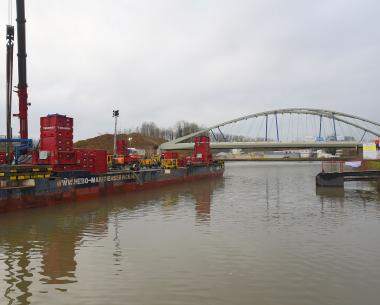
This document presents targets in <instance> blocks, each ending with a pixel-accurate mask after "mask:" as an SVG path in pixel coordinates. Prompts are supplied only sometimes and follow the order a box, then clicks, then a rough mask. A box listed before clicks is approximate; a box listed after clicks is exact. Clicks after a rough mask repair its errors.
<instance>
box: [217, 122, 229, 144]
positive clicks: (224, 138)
mask: <svg viewBox="0 0 380 305" xmlns="http://www.w3.org/2000/svg"><path fill="white" fill-rule="evenodd" d="M218 130H219V132H220V134H221V135H222V138H223V140H224V141H226V142H227V139H226V137H225V136H224V134H223V132H222V131H221V130H220V128H219V126H218Z"/></svg>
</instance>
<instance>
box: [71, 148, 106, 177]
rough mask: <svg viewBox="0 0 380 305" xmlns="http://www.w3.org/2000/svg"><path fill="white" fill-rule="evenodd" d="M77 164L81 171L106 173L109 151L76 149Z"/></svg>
mask: <svg viewBox="0 0 380 305" xmlns="http://www.w3.org/2000/svg"><path fill="white" fill-rule="evenodd" d="M75 156H76V162H77V165H78V166H79V168H80V169H82V170H87V171H89V172H91V173H93V174H102V173H106V172H107V170H108V167H107V151H106V150H101V149H76V150H75Z"/></svg>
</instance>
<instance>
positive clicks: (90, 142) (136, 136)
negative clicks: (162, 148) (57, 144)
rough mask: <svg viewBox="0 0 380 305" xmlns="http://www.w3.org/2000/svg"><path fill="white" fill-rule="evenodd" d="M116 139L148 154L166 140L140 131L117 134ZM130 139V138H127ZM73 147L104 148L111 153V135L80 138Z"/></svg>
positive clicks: (153, 151)
mask: <svg viewBox="0 0 380 305" xmlns="http://www.w3.org/2000/svg"><path fill="white" fill-rule="evenodd" d="M117 138H118V139H123V140H126V141H127V145H128V147H133V148H138V149H145V151H146V153H147V154H148V155H151V154H153V153H155V151H156V149H157V147H158V146H159V145H161V144H162V143H164V142H166V140H164V139H161V138H154V137H148V136H144V135H142V134H140V133H135V132H134V133H130V134H118V135H117ZM128 139H130V140H128ZM74 146H75V148H92V149H106V150H107V152H108V153H109V154H112V153H113V135H112V134H104V135H101V136H97V137H94V138H90V139H87V140H81V141H78V142H76V143H75V144H74Z"/></svg>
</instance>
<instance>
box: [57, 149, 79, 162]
mask: <svg viewBox="0 0 380 305" xmlns="http://www.w3.org/2000/svg"><path fill="white" fill-rule="evenodd" d="M56 160H57V161H58V162H57V163H56V164H63V165H69V164H73V165H74V164H76V159H75V152H74V151H60V152H58V154H57V159H56Z"/></svg>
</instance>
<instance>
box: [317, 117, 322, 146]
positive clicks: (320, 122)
mask: <svg viewBox="0 0 380 305" xmlns="http://www.w3.org/2000/svg"><path fill="white" fill-rule="evenodd" d="M322 118H323V117H322V115H319V136H318V140H319V141H321V139H322Z"/></svg>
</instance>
